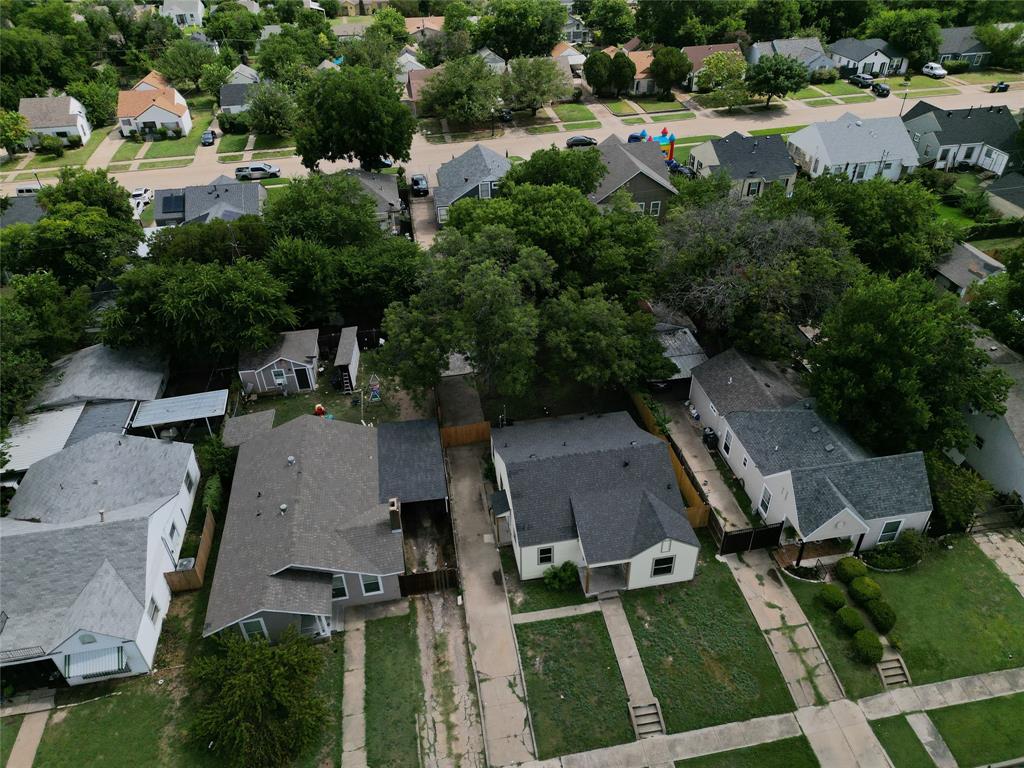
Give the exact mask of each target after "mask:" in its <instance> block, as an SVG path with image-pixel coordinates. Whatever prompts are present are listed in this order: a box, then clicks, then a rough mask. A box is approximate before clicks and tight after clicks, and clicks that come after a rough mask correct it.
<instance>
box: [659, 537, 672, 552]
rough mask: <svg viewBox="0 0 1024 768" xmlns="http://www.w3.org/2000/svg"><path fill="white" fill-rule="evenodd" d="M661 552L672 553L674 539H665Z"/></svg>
mask: <svg viewBox="0 0 1024 768" xmlns="http://www.w3.org/2000/svg"><path fill="white" fill-rule="evenodd" d="M661 551H662V552H671V551H672V539H665V540H664V541H663V542H661Z"/></svg>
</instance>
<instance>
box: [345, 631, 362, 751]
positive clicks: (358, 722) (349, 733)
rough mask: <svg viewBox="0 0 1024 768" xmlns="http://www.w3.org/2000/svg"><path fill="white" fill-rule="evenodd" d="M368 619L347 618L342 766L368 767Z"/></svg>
mask: <svg viewBox="0 0 1024 768" xmlns="http://www.w3.org/2000/svg"><path fill="white" fill-rule="evenodd" d="M365 661H366V622H365V620H364V619H363V617H362V615H360V614H359V613H358V612H356V611H350V612H349V615H348V616H346V617H345V682H344V686H345V687H344V691H345V695H344V696H342V698H341V749H342V752H341V768H366V713H365V709H364V707H365V701H366V672H365V669H364V664H365Z"/></svg>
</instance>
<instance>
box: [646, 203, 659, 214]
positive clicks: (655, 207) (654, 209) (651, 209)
mask: <svg viewBox="0 0 1024 768" xmlns="http://www.w3.org/2000/svg"><path fill="white" fill-rule="evenodd" d="M647 213H648V214H649V215H651V216H660V215H661V200H652V201H651V204H650V206H648V209H647Z"/></svg>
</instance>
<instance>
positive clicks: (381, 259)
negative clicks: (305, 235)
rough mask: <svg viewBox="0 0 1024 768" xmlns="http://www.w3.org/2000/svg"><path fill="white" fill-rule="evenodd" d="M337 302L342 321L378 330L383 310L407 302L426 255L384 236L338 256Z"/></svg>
mask: <svg viewBox="0 0 1024 768" xmlns="http://www.w3.org/2000/svg"><path fill="white" fill-rule="evenodd" d="M339 266H340V272H339V275H340V277H339V281H338V282H339V287H338V299H337V301H338V303H339V304H340V308H341V311H342V313H343V314H344V316H345V318H346V320H350V321H357V322H358V323H359V324H363V323H366V324H367V325H368V326H369V327H378V325H379V324H380V322H381V320H382V319H383V317H384V310H385V309H387V308H388V306H390V305H391V304H392V303H394V302H398V301H407V300H408V299H409V297H410V296H411V295H412V294H413V292H414V291H415V289H416V285H417V284H418V282H419V279H420V275H421V274H422V273H423V272H424V270H425V269H426V268H427V256H426V254H425V253H424V252H423V251H422V250H421V249H420V247H419V246H418V245H417V244H416V243H415V242H412V241H410V240H408V239H406V238H404V237H391V236H389V235H385V236H382V237H379V238H377V239H376V240H375V241H371V242H369V243H367V244H366V245H358V246H349V247H347V248H342V249H341V251H340V253H339Z"/></svg>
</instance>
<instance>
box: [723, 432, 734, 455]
mask: <svg viewBox="0 0 1024 768" xmlns="http://www.w3.org/2000/svg"><path fill="white" fill-rule="evenodd" d="M722 450H723V451H725V455H726V456H728V455H729V451H730V450H732V432H730V431H729V430H728V429H727V430H725V439H724V440H723V441H722Z"/></svg>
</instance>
